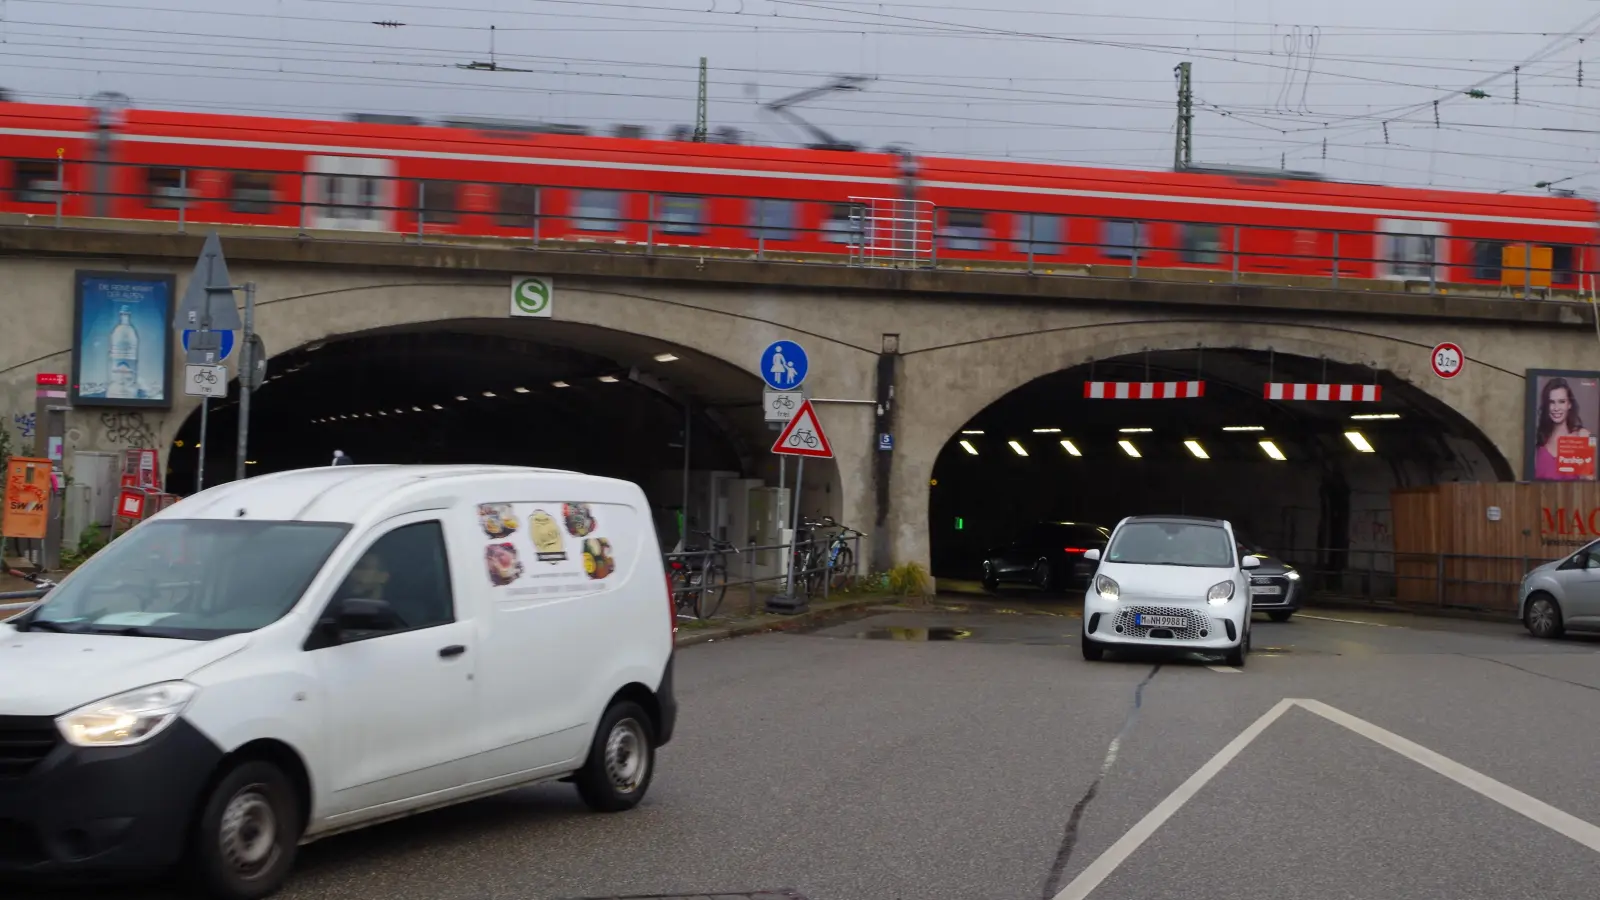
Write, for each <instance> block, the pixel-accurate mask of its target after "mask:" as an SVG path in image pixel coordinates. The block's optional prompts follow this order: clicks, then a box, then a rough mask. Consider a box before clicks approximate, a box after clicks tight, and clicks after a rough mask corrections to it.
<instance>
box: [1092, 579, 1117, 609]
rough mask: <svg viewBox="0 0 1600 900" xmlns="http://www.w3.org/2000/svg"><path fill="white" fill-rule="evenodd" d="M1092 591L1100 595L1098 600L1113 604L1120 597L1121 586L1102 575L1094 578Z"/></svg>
mask: <svg viewBox="0 0 1600 900" xmlns="http://www.w3.org/2000/svg"><path fill="white" fill-rule="evenodd" d="M1094 589H1095V591H1097V592H1098V593H1099V594H1100V599H1101V600H1104V601H1106V602H1107V603H1115V602H1117V598H1118V597H1121V596H1122V586H1121V585H1119V584H1117V583H1116V582H1115V581H1112V580H1111V579H1110V578H1107V577H1106V576H1104V575H1096V576H1095V577H1094Z"/></svg>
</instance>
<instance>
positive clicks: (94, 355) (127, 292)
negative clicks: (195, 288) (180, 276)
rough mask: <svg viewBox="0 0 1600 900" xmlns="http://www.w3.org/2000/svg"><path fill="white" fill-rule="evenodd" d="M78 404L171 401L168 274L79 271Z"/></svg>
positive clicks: (166, 404)
mask: <svg viewBox="0 0 1600 900" xmlns="http://www.w3.org/2000/svg"><path fill="white" fill-rule="evenodd" d="M76 279H77V311H76V316H77V318H76V328H75V329H74V333H75V334H76V336H77V340H76V341H74V344H73V354H72V402H73V404H74V405H76V406H136V407H146V408H152V407H153V408H160V409H169V408H171V406H172V343H173V334H172V301H173V293H174V287H175V285H176V280H175V278H174V277H173V276H171V275H159V274H154V273H149V274H146V273H138V272H78V273H77V274H76Z"/></svg>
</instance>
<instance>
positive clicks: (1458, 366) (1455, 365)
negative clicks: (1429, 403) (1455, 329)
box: [1429, 342, 1467, 378]
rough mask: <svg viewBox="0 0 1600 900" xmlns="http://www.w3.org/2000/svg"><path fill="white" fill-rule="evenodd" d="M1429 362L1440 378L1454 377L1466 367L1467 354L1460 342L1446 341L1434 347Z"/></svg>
mask: <svg viewBox="0 0 1600 900" xmlns="http://www.w3.org/2000/svg"><path fill="white" fill-rule="evenodd" d="M1429 363H1431V364H1432V366H1433V374H1435V375H1437V376H1439V377H1440V378H1454V377H1456V376H1457V375H1460V374H1461V370H1462V369H1464V368H1466V366H1467V354H1466V352H1465V351H1463V350H1462V349H1461V346H1460V345H1459V344H1452V343H1448V342H1446V343H1443V344H1440V345H1438V346H1437V347H1434V348H1433V356H1432V357H1431V358H1430V359H1429Z"/></svg>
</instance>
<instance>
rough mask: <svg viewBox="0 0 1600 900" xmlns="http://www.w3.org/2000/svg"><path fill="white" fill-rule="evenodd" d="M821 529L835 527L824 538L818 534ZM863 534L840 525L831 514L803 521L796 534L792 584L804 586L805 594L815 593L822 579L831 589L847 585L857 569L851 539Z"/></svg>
mask: <svg viewBox="0 0 1600 900" xmlns="http://www.w3.org/2000/svg"><path fill="white" fill-rule="evenodd" d="M823 529H837V530H836V531H834V534H833V536H832V537H830V538H828V539H827V540H826V541H824V540H820V539H819V538H818V536H817V531H819V530H823ZM863 537H866V534H865V533H863V532H861V531H857V530H856V529H854V528H851V527H849V526H848V525H841V524H839V522H838V520H836V519H834V518H833V517H832V516H824V517H823V518H821V519H805V520H802V521H801V523H800V531H799V533H797V534H796V535H795V547H794V567H795V569H794V571H795V576H796V577H795V586H796V587H797V588H801V589H803V590H804V591H805V593H806V596H807V597H810V596H813V595H814V594H816V593H817V591H818V589H819V588H820V587H821V586H822V584H823V579H824V578H826V579H827V584H828V589H829V590H831V591H842V590H844V589H845V588H847V587H849V586H850V584H851V582H852V581H853V580H854V579H855V570H856V559H855V556H856V555H855V550H854V549H853V548H852V547H851V544H852V543H853V541H854V539H856V538H863Z"/></svg>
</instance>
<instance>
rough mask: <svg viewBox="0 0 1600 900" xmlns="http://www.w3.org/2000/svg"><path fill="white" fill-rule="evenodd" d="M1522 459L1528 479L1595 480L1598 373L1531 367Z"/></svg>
mask: <svg viewBox="0 0 1600 900" xmlns="http://www.w3.org/2000/svg"><path fill="white" fill-rule="evenodd" d="M1527 378H1528V418H1527V425H1526V437H1525V446H1524V454H1523V458H1524V460H1525V462H1524V464H1523V465H1524V473H1523V477H1524V479H1525V480H1527V481H1594V480H1595V429H1596V428H1600V372H1581V371H1564V370H1556V369H1530V370H1529V371H1528V374H1527Z"/></svg>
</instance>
